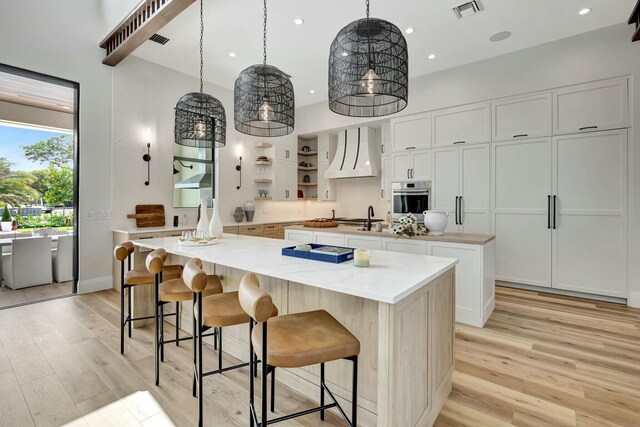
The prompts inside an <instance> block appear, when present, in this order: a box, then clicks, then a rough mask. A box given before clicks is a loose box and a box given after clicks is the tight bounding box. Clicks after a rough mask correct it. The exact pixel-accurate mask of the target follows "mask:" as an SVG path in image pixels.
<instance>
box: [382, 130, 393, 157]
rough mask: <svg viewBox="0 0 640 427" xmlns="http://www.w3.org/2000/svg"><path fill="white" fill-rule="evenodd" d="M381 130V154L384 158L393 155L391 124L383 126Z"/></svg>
mask: <svg viewBox="0 0 640 427" xmlns="http://www.w3.org/2000/svg"><path fill="white" fill-rule="evenodd" d="M380 130H381V132H380V154H381V155H383V156H384V155H387V154H390V153H391V124H390V123H386V124H383V125H382V127H381V129H380Z"/></svg>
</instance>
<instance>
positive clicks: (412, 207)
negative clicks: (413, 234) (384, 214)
mask: <svg viewBox="0 0 640 427" xmlns="http://www.w3.org/2000/svg"><path fill="white" fill-rule="evenodd" d="M429 209H431V181H414V182H392V183H391V221H393V222H398V220H399V219H400V218H402V217H403V216H405V215H406V214H408V213H412V214H413V215H415V217H416V219H417V220H418V222H420V223H422V222H424V215H423V214H422V213H423V212H424V211H426V210H429Z"/></svg>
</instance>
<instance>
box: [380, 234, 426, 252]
mask: <svg viewBox="0 0 640 427" xmlns="http://www.w3.org/2000/svg"><path fill="white" fill-rule="evenodd" d="M382 250H383V251H391V252H402V253H405V254H418V255H426V254H427V242H426V241H424V240H409V239H405V238H397V239H396V238H395V237H384V238H382Z"/></svg>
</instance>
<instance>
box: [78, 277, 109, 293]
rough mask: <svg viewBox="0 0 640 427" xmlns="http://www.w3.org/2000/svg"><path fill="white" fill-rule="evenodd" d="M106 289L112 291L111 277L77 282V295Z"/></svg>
mask: <svg viewBox="0 0 640 427" xmlns="http://www.w3.org/2000/svg"><path fill="white" fill-rule="evenodd" d="M106 289H113V276H104V277H95V278H93V279H86V280H79V281H78V293H79V294H88V293H90V292H97V291H104V290H106Z"/></svg>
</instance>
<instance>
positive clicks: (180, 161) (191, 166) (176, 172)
mask: <svg viewBox="0 0 640 427" xmlns="http://www.w3.org/2000/svg"><path fill="white" fill-rule="evenodd" d="M173 161H174V162H176V161H177V162H178V163H180V166H182V167H183V168H189V169H193V165H185V164H184V163H182V160H175V159H174V160H173ZM179 173H180V171H179V170H178V169H177V168H176V167H175V165H174V166H173V174H174V175H177V174H179Z"/></svg>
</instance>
